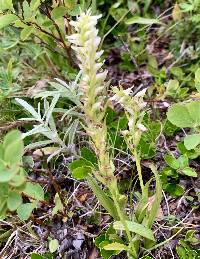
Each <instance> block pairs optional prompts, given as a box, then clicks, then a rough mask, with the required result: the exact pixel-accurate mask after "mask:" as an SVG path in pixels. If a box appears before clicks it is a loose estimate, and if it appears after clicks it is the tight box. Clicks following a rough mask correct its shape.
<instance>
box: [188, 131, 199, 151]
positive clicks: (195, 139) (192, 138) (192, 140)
mask: <svg viewBox="0 0 200 259" xmlns="http://www.w3.org/2000/svg"><path fill="white" fill-rule="evenodd" d="M199 144H200V134H192V135H188V136H186V137H185V138H184V145H185V147H186V148H187V150H191V149H194V148H195V147H197V146H198V145H199Z"/></svg>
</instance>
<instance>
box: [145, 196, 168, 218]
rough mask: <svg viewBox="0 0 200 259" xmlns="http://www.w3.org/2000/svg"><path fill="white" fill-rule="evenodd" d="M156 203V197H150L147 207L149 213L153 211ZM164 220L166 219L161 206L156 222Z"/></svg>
mask: <svg viewBox="0 0 200 259" xmlns="http://www.w3.org/2000/svg"><path fill="white" fill-rule="evenodd" d="M154 201H155V195H153V196H151V197H149V199H148V206H147V210H148V211H151V209H152V205H153V203H154ZM163 218H164V214H163V210H162V208H161V206H159V208H158V212H157V216H156V220H163Z"/></svg>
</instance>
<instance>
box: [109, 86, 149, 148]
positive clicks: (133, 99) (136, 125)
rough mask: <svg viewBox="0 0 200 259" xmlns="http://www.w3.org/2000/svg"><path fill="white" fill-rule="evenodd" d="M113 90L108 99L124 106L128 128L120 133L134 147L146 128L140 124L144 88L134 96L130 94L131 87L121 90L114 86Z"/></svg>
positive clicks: (143, 103) (142, 111)
mask: <svg viewBox="0 0 200 259" xmlns="http://www.w3.org/2000/svg"><path fill="white" fill-rule="evenodd" d="M113 92H114V95H113V96H112V97H111V98H110V100H111V101H115V102H117V103H119V104H120V105H121V106H122V107H123V108H124V110H125V113H126V116H127V119H128V127H129V130H125V131H123V132H122V134H123V135H124V137H125V138H126V140H127V142H128V143H129V145H130V144H132V148H134V147H136V146H137V145H138V143H139V141H140V137H141V134H142V132H144V131H146V130H147V129H146V128H145V126H144V125H143V124H142V120H143V117H144V107H145V106H146V102H144V100H143V97H144V95H145V93H146V89H143V90H141V91H140V92H138V93H137V94H136V95H135V96H131V94H132V90H131V88H129V89H127V90H123V89H119V88H117V87H114V88H113ZM131 142H132V143H131Z"/></svg>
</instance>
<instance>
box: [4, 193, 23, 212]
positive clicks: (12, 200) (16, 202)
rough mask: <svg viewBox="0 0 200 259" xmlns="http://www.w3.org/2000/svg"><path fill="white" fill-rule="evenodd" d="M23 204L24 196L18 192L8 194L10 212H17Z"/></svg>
mask: <svg viewBox="0 0 200 259" xmlns="http://www.w3.org/2000/svg"><path fill="white" fill-rule="evenodd" d="M21 204H22V196H21V194H19V193H18V192H15V191H11V192H9V194H8V199H7V206H8V209H9V210H10V211H15V210H16V209H17V208H18V207H19V206H20V205H21Z"/></svg>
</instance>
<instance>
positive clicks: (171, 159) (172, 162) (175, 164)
mask: <svg viewBox="0 0 200 259" xmlns="http://www.w3.org/2000/svg"><path fill="white" fill-rule="evenodd" d="M164 160H165V162H166V163H167V164H168V165H169V166H170V167H171V168H173V169H178V168H179V162H178V160H177V159H176V158H175V157H173V156H171V155H165V156H164Z"/></svg>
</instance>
